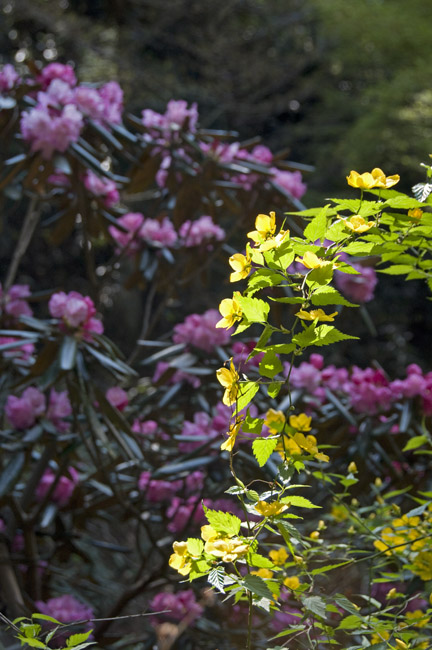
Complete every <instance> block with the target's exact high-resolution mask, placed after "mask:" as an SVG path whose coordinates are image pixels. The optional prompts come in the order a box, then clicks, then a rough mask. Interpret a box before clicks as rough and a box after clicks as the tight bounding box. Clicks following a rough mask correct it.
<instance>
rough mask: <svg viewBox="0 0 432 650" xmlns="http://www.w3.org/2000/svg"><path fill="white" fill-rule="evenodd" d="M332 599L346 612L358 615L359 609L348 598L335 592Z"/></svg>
mask: <svg viewBox="0 0 432 650" xmlns="http://www.w3.org/2000/svg"><path fill="white" fill-rule="evenodd" d="M334 601H335V603H336V605H339V607H341V608H342V609H343V610H345V611H346V612H349V613H350V614H354V615H355V616H358V611H359V610H358V608H357V607H356V606H355V605H354V603H352V602H351V601H350V600H348V598H347V597H346V596H344V595H343V594H336V595H335V596H334Z"/></svg>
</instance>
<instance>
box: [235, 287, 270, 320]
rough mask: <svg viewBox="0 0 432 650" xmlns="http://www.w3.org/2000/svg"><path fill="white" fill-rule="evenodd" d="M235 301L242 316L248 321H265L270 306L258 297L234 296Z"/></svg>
mask: <svg viewBox="0 0 432 650" xmlns="http://www.w3.org/2000/svg"><path fill="white" fill-rule="evenodd" d="M236 298H237V301H238V303H239V305H240V307H241V308H242V312H243V317H244V318H245V319H246V320H247V321H248V322H249V323H266V322H267V316H268V313H269V309H270V306H269V304H268V303H267V302H265V301H264V300H260V299H259V298H250V297H249V296H242V295H241V294H238V295H237V296H236Z"/></svg>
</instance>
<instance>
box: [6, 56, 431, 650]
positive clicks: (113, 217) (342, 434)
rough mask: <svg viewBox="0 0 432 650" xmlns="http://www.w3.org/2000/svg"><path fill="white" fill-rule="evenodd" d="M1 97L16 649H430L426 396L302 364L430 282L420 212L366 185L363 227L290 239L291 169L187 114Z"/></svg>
mask: <svg viewBox="0 0 432 650" xmlns="http://www.w3.org/2000/svg"><path fill="white" fill-rule="evenodd" d="M0 89H1V92H2V96H3V97H4V98H6V99H7V100H8V101H7V102H5V103H4V108H2V110H1V111H0V137H1V139H2V149H1V168H0V191H1V192H2V198H3V205H4V212H3V219H4V224H5V230H4V232H5V239H6V240H7V246H6V247H5V250H6V258H5V264H4V276H3V277H2V278H1V283H2V284H1V292H0V364H1V367H2V382H1V384H0V403H1V404H2V407H3V409H2V413H3V417H2V422H1V431H0V434H1V435H0V445H1V448H2V454H1V468H0V518H1V519H0V551H1V553H2V565H1V567H0V600H1V605H2V608H3V609H4V615H5V616H6V620H7V619H13V618H15V617H18V619H20V617H27V616H29V614H30V612H33V614H32V617H31V618H22V619H20V620H17V623H16V625H17V629H18V630H19V633H18V632H17V629H14V630H13V632H12V634H15V635H17V636H18V638H19V639H20V641H21V642H22V643H24V644H28V645H32V644H33V647H41V646H38V643H42V645H44V644H45V643H48V645H49V647H51V646H52V647H55V646H56V647H58V646H62V645H65V642H66V641H65V639H66V638H67V637H68V636H70V635H71V634H73V632H75V631H76V632H78V634H76V635H75V636H72V638H69V639H68V647H74V646H80V647H85V645H86V644H87V643H91V638H94V639H95V640H96V642H97V643H98V644H99V645H100V646H101V647H113V648H115V647H136V645H137V643H140V642H141V641H140V639H144V643H145V644H147V645H148V646H149V647H150V646H151V645H155V644H156V643H159V644H163V643H164V644H165V646H164V647H166V648H168V647H174V644H177V646H178V647H179V648H182V647H194V648H195V647H196V648H200V649H203V648H209V650H214V648H215V647H218V648H219V650H225V649H226V650H228V649H231V648H232V647H242V648H244V647H248V648H251V647H257V648H260V647H262V648H268V647H269V643H270V644H271V643H276V644H278V643H285V645H286V641H287V639H288V642H289V644H290V647H291V645H292V647H293V648H297V647H299V648H301V647H305V645H306V647H308V645H307V644H309V646H310V647H314V648H317V649H321V648H324V647H326V644H327V643H332V642H335V641H337V642H339V643H341V644H345V645H343V647H348V646H349V645H351V647H353V648H359V647H368V646H367V644H368V643H369V642H370V643H377V644H379V643H381V644H383V643H384V644H387V645H386V646H384V647H385V648H391V647H392V645H393V646H394V647H404V646H403V645H401V644H406V646H407V647H410V644H411V646H412V647H422V646H421V644H422V643H424V642H425V637H426V636H427V631H428V630H429V628H428V626H429V620H428V616H429V613H428V612H429V610H428V609H427V607H428V605H427V598H428V596H429V591H430V590H429V588H428V586H427V581H428V580H430V579H431V578H430V577H428V576H429V572H430V570H429V559H430V558H429V554H430V542H429V541H428V540H429V537H428V535H429V528H428V527H429V525H430V517H429V514H430V508H429V501H428V499H429V493H430V489H431V488H430V486H429V485H428V471H427V470H428V455H427V453H425V454H423V453H419V452H423V451H425V452H427V451H428V450H429V449H428V445H429V439H430V436H429V430H428V426H429V419H430V414H431V412H432V398H431V390H432V389H431V379H430V376H429V375H430V372H428V369H427V368H420V367H419V366H417V365H413V364H411V365H409V366H408V367H407V370H406V376H405V377H403V376H402V377H401V378H399V379H397V378H394V377H388V376H387V375H386V372H385V369H383V368H380V367H379V366H378V365H377V364H374V363H373V360H369V359H368V360H366V361H365V364H364V365H365V366H366V367H362V368H360V367H356V366H354V367H349V368H348V367H341V366H340V365H334V364H333V363H330V362H328V361H327V360H326V358H325V356H321V355H320V354H319V353H318V352H321V351H322V350H321V348H322V346H324V345H327V344H329V345H330V344H332V343H334V342H337V341H339V340H344V341H345V340H346V341H349V340H350V339H351V338H354V337H355V334H356V333H355V332H352V333H349V332H347V333H342V332H343V319H344V314H345V313H346V311H347V310H350V309H355V305H357V304H360V303H366V302H369V301H371V300H372V297H373V293H374V289H375V285H376V282H377V273H376V271H377V270H381V271H383V272H386V273H395V272H400V273H407V274H408V276H409V279H424V280H426V281H427V282H428V283H429V284H430V277H429V274H430V270H429V269H430V266H428V262H429V259H428V254H429V250H430V249H429V237H430V235H429V228H430V220H429V216H430V213H429V211H428V210H429V208H428V206H429V204H428V201H427V196H425V197H423V198H421V197H420V198H418V199H415V198H412V197H407V196H406V195H403V194H402V193H399V192H397V191H396V190H395V189H393V186H394V185H395V184H396V180H395V179H396V177H395V176H388V177H387V176H385V174H384V173H383V172H382V171H381V170H378V169H375V170H373V172H372V173H371V174H369V175H364V174H363V175H361V174H355V173H354V174H351V175H350V176H349V179H350V182H351V184H352V185H353V186H354V187H355V189H356V191H359V192H360V199H359V197H357V199H356V201H355V208H353V205H354V203H349V201H348V202H346V203H344V201H342V200H341V201H340V202H339V203H338V202H337V201H336V200H335V201H334V202H333V203H332V204H329V205H328V206H327V207H326V208H324V209H321V208H320V209H316V210H315V209H312V210H309V211H306V212H304V213H303V214H302V215H299V213H298V212H297V210H298V209H302V208H303V205H302V204H301V203H300V199H301V198H302V196H303V194H304V192H305V182H304V178H303V177H302V174H301V173H300V171H299V169H297V168H296V165H295V164H293V163H284V162H282V161H280V159H279V157H278V156H277V155H276V154H274V153H273V152H271V151H270V150H269V149H268V148H267V147H266V146H264V145H263V144H257V142H256V141H254V142H252V143H251V142H249V143H246V144H242V143H241V142H239V141H236V140H235V136H234V135H233V134H232V133H224V132H217V131H209V130H204V129H201V128H200V124H199V109H198V106H197V105H196V104H195V103H194V102H186V101H185V100H181V99H173V100H171V101H170V102H169V103H168V105H167V107H166V110H165V111H164V112H160V113H158V112H156V111H154V110H152V109H151V108H144V109H143V110H142V111H141V112H140V114H139V115H138V116H135V115H131V114H129V113H128V112H126V111H125V109H124V107H123V97H122V92H121V88H120V86H119V85H118V84H117V83H116V82H113V81H108V82H106V81H101V83H99V84H94V85H91V86H90V85H87V84H83V83H81V82H80V80H79V78H78V77H77V75H76V73H75V71H74V69H73V68H72V67H71V66H70V65H64V64H60V63H53V64H50V65H48V66H46V67H45V68H37V67H35V66H33V67H31V69H30V72H29V73H26V72H25V71H24V70H20V71H19V72H18V71H16V70H15V69H14V68H13V67H12V66H8V65H6V66H4V67H3V68H2V70H1V71H0ZM366 191H371V192H372V193H373V192H374V191H376V193H377V195H376V196H375V197H373V194H372V198H376V201H373V200H371V201H365V202H364V203H363V194H362V193H363V192H366ZM17 197H18V198H17ZM295 211H296V212H295ZM419 213H421V214H419ZM257 215H258V217H257ZM254 224H255V225H254ZM245 232H246V233H248V241H247V242H246V241H245V239H244V233H245ZM9 243H10V246H9ZM388 247H389V248H390V251H389V250H388ZM236 251H238V252H236ZM413 251H416V252H417V253H418V254H414V252H413ZM227 256H228V257H229V267H230V270H228V267H227V264H226V257H227ZM374 265H376V269H374ZM395 269H396V271H395ZM229 273H230V280H231V281H232V282H234V283H238V284H236V290H235V291H234V292H233V294H232V297H228V296H227V286H228V279H229ZM333 280H334V285H335V287H337V288H335V287H334V286H333ZM382 281H384V280H382ZM245 284H246V285H247V289H246V290H243V289H237V287H242V286H244V285H245ZM338 289H339V290H340V291H339V290H338ZM220 300H222V302H221V306H220V313H219V312H218V311H217V309H216V307H217V304H218V303H219V301H220ZM273 314H274V316H273ZM339 322H341V323H342V325H341V326H340V327H341V328H342V329H339ZM234 332H235V333H236V337H235V338H232V334H233V333H234ZM272 337H273V338H272ZM351 344H352V345H356V343H355V342H352V343H351ZM315 347H317V348H318V352H317V351H316V350H315V349H313V350H310V349H309V348H315ZM302 355H303V356H302ZM407 474H408V475H409V485H412V486H413V490H414V489H415V490H417V492H414V491H412V492H411V493H410V494H409V496H408V489H407V485H408V482H407V481H406V475H407ZM233 477H234V483H235V484H233ZM305 485H312V486H313V490H308V491H307V492H306V491H304V492H300V490H301V489H302V488H301V487H299V486H305ZM410 509H411V510H414V512H412V511H411V512H410ZM419 509H420V510H419ZM315 513H318V514H317V515H316V514H315ZM302 517H303V518H302ZM425 540H426V541H425ZM362 554H363V555H362ZM377 558H378V560H377ZM362 562H363V563H364V564H361V563H362ZM364 567H366V568H367V571H366V570H365V569H364ZM173 569H174V570H173ZM333 571H334V573H332V572H333ZM333 576H334V577H333ZM188 579H192V580H193V582H192V585H189V584H188V585H187V586H185V585H184V584H183V581H184V580H188ZM195 579H196V580H195ZM344 579H346V581H347V583H349V584H344ZM206 580H209V582H210V589H209V588H208V585H206ZM425 581H426V587H425ZM382 584H384V585H386V587H387V586H388V589H387V591H385V592H384V590H381V591H379V592H378V591H377V590H378V589H379V588H380V585H382ZM392 589H395V590H396V591H392ZM218 591H219V592H222V591H224V592H225V595H226V596H228V597H229V599H228V600H227V602H222V601H221V599H219V597H218V595H217V593H216V592H218ZM354 594H363V596H358V597H357V596H354ZM388 594H390V595H389V596H388ZM365 603H366V604H365ZM377 603H378V604H379V607H378V605H377ZM425 603H426V605H425ZM395 608H397V609H396V610H395ZM143 610H147V611H148V612H149V613H151V615H149V616H148V617H145V618H143V619H141V618H138V616H137V617H135V618H131V619H121V618H120V619H118V618H117V617H121V616H128V615H129V613H130V612H134V613H135V614H139V613H140V612H142V611H143ZM164 610H169V611H164ZM395 611H396V613H395ZM419 612H420V613H419ZM38 617H39V618H38ZM41 617H42V618H41ZM43 617H45V618H43ZM350 617H354V618H350ZM391 617H396V619H395V620H396V624H395V625H393V618H391ZM95 618H96V619H97V620H90V619H95ZM390 619H391V620H392V625H393V627H392V626H391V625H390V623H389V621H390ZM125 621H127V623H125ZM64 625H66V627H64ZM75 625H78V627H77V628H75V627H74V626H75ZM393 628H394V629H393ZM83 630H84V631H83ZM90 630H92V632H91V634H92V637H91V638H90V636H89V634H90ZM344 630H345V631H344ZM346 630H348V632H346ZM277 634H281V637H280V638H279V639H278V640H276V641H274V642H273V641H268V640H269V639H270V638H271V637H273V636H275V635H277ZM347 634H348V635H351V636H352V638H348V637H347V636H346V635H347ZM49 635H51V636H49ZM83 635H84V636H83ZM86 635H87V636H86ZM398 644H399V645H398ZM161 647H162V646H161ZM275 647H278V646H277V645H276V646H275ZM379 650H382V648H380V649H379Z"/></svg>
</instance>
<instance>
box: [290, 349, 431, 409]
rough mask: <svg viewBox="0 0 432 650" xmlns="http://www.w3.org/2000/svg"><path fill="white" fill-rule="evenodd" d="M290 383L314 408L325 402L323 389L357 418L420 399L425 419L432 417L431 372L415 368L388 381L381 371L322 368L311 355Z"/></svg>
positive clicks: (355, 368) (354, 368) (294, 371)
mask: <svg viewBox="0 0 432 650" xmlns="http://www.w3.org/2000/svg"><path fill="white" fill-rule="evenodd" d="M290 383H291V386H292V387H293V388H299V389H303V390H305V391H307V393H308V399H309V398H312V399H311V400H310V403H311V404H312V405H315V406H317V407H319V406H320V405H321V404H323V403H325V402H326V388H327V389H329V390H331V391H332V392H334V393H336V394H337V395H338V396H339V397H340V398H341V399H342V400H343V401H345V402H347V403H348V405H349V406H350V407H351V408H352V409H353V410H354V411H356V412H357V413H361V414H367V415H374V414H377V413H381V412H385V411H388V410H389V409H390V408H391V407H392V406H393V404H395V403H396V402H399V401H400V400H403V399H412V398H415V397H419V398H420V399H421V403H422V409H423V412H424V413H425V415H431V414H432V372H428V373H426V374H423V372H422V370H421V368H420V367H419V366H418V365H416V364H411V365H409V366H408V367H407V376H406V377H405V379H395V380H394V381H389V379H387V377H386V376H385V374H384V373H383V372H382V370H379V369H375V368H365V369H362V368H359V367H358V366H353V367H352V368H351V370H350V371H348V370H347V369H346V368H336V367H335V366H333V365H329V366H326V367H324V360H323V357H322V356H321V355H320V354H311V356H310V358H309V362H306V361H303V362H302V363H301V364H300V365H299V366H298V367H297V368H293V369H292V372H291V377H290Z"/></svg>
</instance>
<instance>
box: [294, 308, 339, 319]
mask: <svg viewBox="0 0 432 650" xmlns="http://www.w3.org/2000/svg"><path fill="white" fill-rule="evenodd" d="M337 315H338V313H337V311H335V312H333V314H326V313H325V311H324V310H323V309H311V311H305V310H304V309H300V311H298V312H297V313H296V316H298V317H299V318H302V319H303V320H319V321H323V322H324V321H325V322H333V321H334V317H335V316H337Z"/></svg>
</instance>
